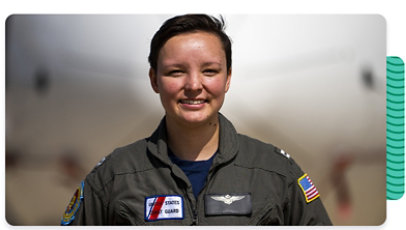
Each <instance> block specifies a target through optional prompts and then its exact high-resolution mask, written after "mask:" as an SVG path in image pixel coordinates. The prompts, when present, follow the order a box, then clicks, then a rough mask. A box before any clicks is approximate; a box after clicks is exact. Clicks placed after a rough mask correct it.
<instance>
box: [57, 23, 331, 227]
mask: <svg viewBox="0 0 406 230" xmlns="http://www.w3.org/2000/svg"><path fill="white" fill-rule="evenodd" d="M223 29H224V28H223V23H222V22H220V21H219V20H217V19H216V18H213V17H210V16H207V15H183V16H177V17H174V18H171V19H169V20H168V21H166V22H165V23H164V24H163V25H162V27H161V28H160V30H159V31H158V32H157V33H156V34H155V35H154V37H153V39H152V42H151V51H150V56H149V62H150V65H151V68H150V71H149V77H150V82H151V86H152V88H153V90H154V91H155V92H156V93H158V94H159V95H160V98H161V102H162V105H163V107H164V109H165V112H166V114H165V117H164V118H163V119H162V121H161V123H160V125H159V127H158V128H157V130H156V131H155V132H154V133H153V134H152V136H151V137H149V138H146V139H143V140H140V141H137V142H135V143H133V144H131V145H128V146H126V147H122V148H119V149H116V150H115V151H114V152H113V153H112V154H110V155H109V156H107V157H106V159H105V160H104V161H103V162H101V163H99V164H98V166H96V167H95V169H93V171H92V172H91V173H90V174H89V175H88V176H87V177H86V179H85V181H84V182H82V184H81V185H80V186H79V188H78V190H77V191H76V193H75V195H74V197H73V198H72V200H71V202H70V204H69V205H68V208H67V209H66V211H65V215H64V217H63V218H62V224H63V225H67V224H76V225H258V224H264V225H309V224H319V225H330V224H331V222H330V219H329V217H328V215H327V213H326V211H325V209H324V207H323V205H322V203H321V200H320V198H319V196H320V195H319V194H318V192H317V189H316V188H315V186H314V185H313V183H312V182H311V180H310V178H309V177H308V176H307V174H305V173H303V172H302V171H301V169H300V168H299V167H298V166H297V165H296V163H295V162H294V161H293V160H292V159H291V158H290V156H289V155H287V154H286V153H284V152H283V151H282V150H280V149H278V148H276V147H274V146H272V145H270V144H265V143H262V142H260V141H258V140H255V139H252V138H249V137H247V136H244V135H241V134H237V132H236V131H235V129H234V127H233V125H232V124H231V123H230V122H229V121H228V120H227V119H226V118H225V117H224V116H223V115H221V114H220V113H219V110H220V108H221V106H222V104H223V102H224V97H225V94H226V92H227V91H228V89H229V87H230V80H231V42H230V40H229V38H228V36H227V35H226V34H225V33H224V30H223Z"/></svg>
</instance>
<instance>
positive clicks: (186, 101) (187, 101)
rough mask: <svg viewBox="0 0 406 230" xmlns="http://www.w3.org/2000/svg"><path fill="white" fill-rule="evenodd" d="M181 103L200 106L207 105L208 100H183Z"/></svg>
mask: <svg viewBox="0 0 406 230" xmlns="http://www.w3.org/2000/svg"><path fill="white" fill-rule="evenodd" d="M179 102H180V103H181V104H186V105H200V104H204V103H206V102H207V100H203V99H183V100H179Z"/></svg>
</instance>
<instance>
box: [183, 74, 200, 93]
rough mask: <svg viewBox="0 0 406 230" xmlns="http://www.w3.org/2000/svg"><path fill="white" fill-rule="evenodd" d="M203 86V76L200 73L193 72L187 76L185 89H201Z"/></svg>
mask: <svg viewBox="0 0 406 230" xmlns="http://www.w3.org/2000/svg"><path fill="white" fill-rule="evenodd" d="M202 88H203V85H202V78H201V75H200V73H198V72H191V73H189V74H188V76H187V77H186V82H185V90H189V91H199V90H201V89H202Z"/></svg>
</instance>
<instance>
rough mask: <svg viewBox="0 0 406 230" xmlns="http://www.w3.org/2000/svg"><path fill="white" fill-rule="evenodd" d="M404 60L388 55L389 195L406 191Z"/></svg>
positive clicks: (387, 189)
mask: <svg viewBox="0 0 406 230" xmlns="http://www.w3.org/2000/svg"><path fill="white" fill-rule="evenodd" d="M404 76H405V64H404V63H403V61H402V59H400V58H399V57H386V198H387V199H388V200H398V199H400V198H401V197H402V196H403V194H404V193H405V152H404V147H405V130H404V124H405V123H404V120H405V112H404V111H405V101H404V95H405V93H404V92H405V83H404V82H405V81H404V80H405V77H404Z"/></svg>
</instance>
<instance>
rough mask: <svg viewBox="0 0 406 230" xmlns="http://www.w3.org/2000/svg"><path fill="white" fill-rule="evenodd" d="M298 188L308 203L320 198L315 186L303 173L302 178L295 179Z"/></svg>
mask: <svg viewBox="0 0 406 230" xmlns="http://www.w3.org/2000/svg"><path fill="white" fill-rule="evenodd" d="M297 183H298V184H299V187H300V188H301V189H302V191H303V194H304V196H305V198H306V202H307V203H310V202H312V201H313V200H315V199H317V197H319V196H320V194H319V191H317V189H316V186H314V184H313V182H312V180H311V179H310V177H309V176H308V175H307V173H305V174H304V175H303V176H302V177H300V178H299V179H297Z"/></svg>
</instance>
